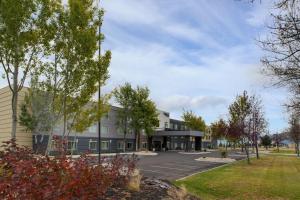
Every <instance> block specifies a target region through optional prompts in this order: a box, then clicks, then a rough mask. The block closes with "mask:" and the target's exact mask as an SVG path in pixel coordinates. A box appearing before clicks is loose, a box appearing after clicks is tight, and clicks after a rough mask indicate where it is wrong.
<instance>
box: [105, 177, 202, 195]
mask: <svg viewBox="0 0 300 200" xmlns="http://www.w3.org/2000/svg"><path fill="white" fill-rule="evenodd" d="M104 199H105V200H160V199H163V200H174V199H175V200H199V198H197V197H194V196H191V195H189V194H187V193H186V191H185V190H184V189H181V188H179V187H177V186H174V185H173V184H172V183H170V182H169V181H164V180H160V179H152V178H143V179H142V180H141V186H140V190H139V191H129V190H127V189H121V188H111V189H110V190H109V191H108V192H107V195H106V197H105V198H104Z"/></svg>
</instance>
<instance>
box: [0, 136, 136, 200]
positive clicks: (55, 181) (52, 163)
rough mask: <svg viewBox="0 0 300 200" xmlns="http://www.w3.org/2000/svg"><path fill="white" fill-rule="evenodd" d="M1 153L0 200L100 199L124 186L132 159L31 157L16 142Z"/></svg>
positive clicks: (30, 153)
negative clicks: (98, 159)
mask: <svg viewBox="0 0 300 200" xmlns="http://www.w3.org/2000/svg"><path fill="white" fill-rule="evenodd" d="M3 147H4V150H3V151H0V199H22V200H23V199H51V200H52V199H99V198H101V197H102V196H103V195H104V194H105V192H106V191H107V190H108V188H110V187H113V186H118V187H120V186H124V185H125V184H126V181H127V180H128V177H129V176H130V174H131V173H132V171H133V170H134V168H135V161H136V158H135V157H130V158H122V157H120V156H116V157H114V158H112V159H111V160H110V161H107V162H104V160H102V161H101V164H100V165H95V164H93V163H97V161H96V160H95V158H92V157H89V156H87V155H83V156H81V157H80V158H78V159H72V158H68V157H67V156H65V154H64V153H63V152H62V154H61V155H60V156H59V157H51V158H50V157H48V156H38V155H34V154H33V153H32V151H31V150H30V149H28V148H26V147H19V146H17V145H16V143H15V141H9V142H5V144H4V145H3Z"/></svg>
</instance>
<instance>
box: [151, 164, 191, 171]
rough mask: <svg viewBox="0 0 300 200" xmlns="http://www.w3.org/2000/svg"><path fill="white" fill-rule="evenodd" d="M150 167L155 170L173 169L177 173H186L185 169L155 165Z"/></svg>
mask: <svg viewBox="0 0 300 200" xmlns="http://www.w3.org/2000/svg"><path fill="white" fill-rule="evenodd" d="M151 167H156V168H162V169H174V170H178V171H185V172H186V171H188V170H185V169H179V168H173V167H163V166H157V165H151Z"/></svg>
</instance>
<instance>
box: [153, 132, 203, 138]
mask: <svg viewBox="0 0 300 200" xmlns="http://www.w3.org/2000/svg"><path fill="white" fill-rule="evenodd" d="M154 136H195V137H203V136H204V133H203V132H201V131H156V132H155V134H154Z"/></svg>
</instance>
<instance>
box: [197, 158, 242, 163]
mask: <svg viewBox="0 0 300 200" xmlns="http://www.w3.org/2000/svg"><path fill="white" fill-rule="evenodd" d="M195 160H197V161H206V162H216V163H231V162H234V161H236V160H235V159H232V158H214V157H201V158H197V159H195Z"/></svg>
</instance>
